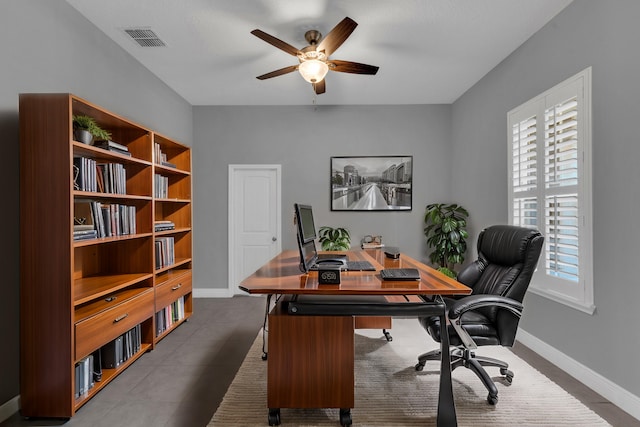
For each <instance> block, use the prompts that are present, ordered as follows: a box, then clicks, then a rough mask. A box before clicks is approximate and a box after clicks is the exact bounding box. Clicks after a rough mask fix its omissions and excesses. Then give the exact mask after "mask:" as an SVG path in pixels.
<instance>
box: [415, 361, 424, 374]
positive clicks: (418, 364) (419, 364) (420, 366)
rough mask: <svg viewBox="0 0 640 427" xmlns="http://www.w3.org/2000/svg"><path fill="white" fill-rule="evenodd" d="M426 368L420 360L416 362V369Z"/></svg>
mask: <svg viewBox="0 0 640 427" xmlns="http://www.w3.org/2000/svg"><path fill="white" fill-rule="evenodd" d="M423 369H424V365H423V364H422V363H420V362H418V363H416V371H418V372H420V371H422V370H423Z"/></svg>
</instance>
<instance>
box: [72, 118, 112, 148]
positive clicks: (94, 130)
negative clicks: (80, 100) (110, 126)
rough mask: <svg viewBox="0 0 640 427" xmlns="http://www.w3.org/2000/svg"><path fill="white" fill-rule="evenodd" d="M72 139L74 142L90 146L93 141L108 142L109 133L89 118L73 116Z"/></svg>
mask: <svg viewBox="0 0 640 427" xmlns="http://www.w3.org/2000/svg"><path fill="white" fill-rule="evenodd" d="M73 137H74V139H75V140H76V141H79V142H84V143H85V144H89V145H91V144H92V143H93V141H94V140H96V141H101V140H108V139H109V138H111V133H109V132H107V131H106V130H104V129H102V128H101V127H100V126H99V125H98V123H96V121H95V119H94V118H93V117H90V116H83V115H74V116H73Z"/></svg>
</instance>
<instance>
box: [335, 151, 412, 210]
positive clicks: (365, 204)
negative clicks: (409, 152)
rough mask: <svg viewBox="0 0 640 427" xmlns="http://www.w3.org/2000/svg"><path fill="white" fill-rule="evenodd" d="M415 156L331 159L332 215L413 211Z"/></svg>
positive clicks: (337, 157) (340, 157) (338, 157)
mask: <svg viewBox="0 0 640 427" xmlns="http://www.w3.org/2000/svg"><path fill="white" fill-rule="evenodd" d="M412 171H413V156H362V157H352V156H349V157H345V156H336V157H331V210H332V211H410V210H411V207H412V205H411V199H412V197H411V187H412V176H413V173H412Z"/></svg>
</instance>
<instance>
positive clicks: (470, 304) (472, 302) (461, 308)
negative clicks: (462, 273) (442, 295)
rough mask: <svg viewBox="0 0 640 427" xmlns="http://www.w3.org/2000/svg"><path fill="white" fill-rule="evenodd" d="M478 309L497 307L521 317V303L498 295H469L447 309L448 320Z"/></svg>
mask: <svg viewBox="0 0 640 427" xmlns="http://www.w3.org/2000/svg"><path fill="white" fill-rule="evenodd" d="M480 307H499V308H504V309H506V310H509V311H510V312H512V313H513V314H514V315H516V316H518V317H520V316H521V315H522V310H523V305H522V303H520V302H518V301H516V300H514V299H511V298H507V297H502V296H500V295H480V294H478V295H469V296H467V297H464V298H462V299H459V300H457V301H456V302H454V303H453V304H452V305H451V306H450V307H449V313H448V316H449V319H452V320H453V319H457V318H459V317H460V316H462V315H463V314H464V313H465V312H467V311H469V310H475V309H477V308H480Z"/></svg>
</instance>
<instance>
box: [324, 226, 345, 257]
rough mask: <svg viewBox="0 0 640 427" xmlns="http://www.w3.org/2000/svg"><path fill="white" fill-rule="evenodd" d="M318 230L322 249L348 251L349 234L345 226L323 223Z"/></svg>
mask: <svg viewBox="0 0 640 427" xmlns="http://www.w3.org/2000/svg"><path fill="white" fill-rule="evenodd" d="M318 231H319V238H318V239H319V241H320V244H321V245H322V250H323V251H348V250H349V248H351V235H350V234H349V231H348V230H347V229H346V228H342V227H337V228H333V227H328V226H326V225H325V226H323V227H320V230H318Z"/></svg>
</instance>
